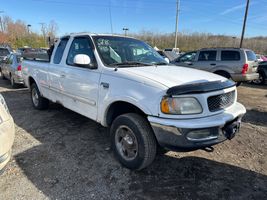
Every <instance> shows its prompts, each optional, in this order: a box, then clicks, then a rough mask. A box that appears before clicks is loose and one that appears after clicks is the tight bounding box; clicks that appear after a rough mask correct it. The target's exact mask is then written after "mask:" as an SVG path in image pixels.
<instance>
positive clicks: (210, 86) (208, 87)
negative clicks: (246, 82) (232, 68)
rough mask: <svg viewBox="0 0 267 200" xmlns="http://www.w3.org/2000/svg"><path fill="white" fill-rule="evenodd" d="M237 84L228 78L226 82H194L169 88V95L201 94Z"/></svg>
mask: <svg viewBox="0 0 267 200" xmlns="http://www.w3.org/2000/svg"><path fill="white" fill-rule="evenodd" d="M233 86H235V83H234V82H233V81H230V80H227V81H224V82H221V81H213V82H203V83H192V84H186V85H179V86H174V87H171V88H169V89H168V90H167V95H169V96H171V95H182V94H200V93H206V92H213V91H217V90H222V89H226V88H230V87H233Z"/></svg>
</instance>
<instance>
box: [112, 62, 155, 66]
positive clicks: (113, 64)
mask: <svg viewBox="0 0 267 200" xmlns="http://www.w3.org/2000/svg"><path fill="white" fill-rule="evenodd" d="M151 65H152V64H149V63H143V62H137V61H127V62H121V63H112V64H109V66H116V67H130V66H151Z"/></svg>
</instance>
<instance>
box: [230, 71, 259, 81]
mask: <svg viewBox="0 0 267 200" xmlns="http://www.w3.org/2000/svg"><path fill="white" fill-rule="evenodd" d="M231 78H232V79H233V81H235V82H245V81H253V80H256V79H258V78H259V73H256V72H255V73H248V74H244V75H243V74H231Z"/></svg>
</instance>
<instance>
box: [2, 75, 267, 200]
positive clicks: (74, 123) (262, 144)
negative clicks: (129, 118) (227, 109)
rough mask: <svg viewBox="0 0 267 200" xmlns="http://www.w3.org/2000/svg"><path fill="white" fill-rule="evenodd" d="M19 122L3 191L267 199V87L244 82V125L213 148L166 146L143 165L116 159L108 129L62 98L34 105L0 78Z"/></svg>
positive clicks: (39, 195)
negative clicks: (60, 102)
mask: <svg viewBox="0 0 267 200" xmlns="http://www.w3.org/2000/svg"><path fill="white" fill-rule="evenodd" d="M0 92H1V93H2V94H3V95H4V97H5V99H6V101H7V104H8V106H9V109H10V112H11V114H12V116H13V118H14V121H15V124H16V138H15V143H14V146H13V157H12V160H11V161H10V162H9V164H8V165H7V168H6V170H5V172H4V173H3V174H2V175H1V176H0V199H3V200H8V199H27V200H28V199H205V200H206V199H235V200H236V199H267V101H266V99H267V87H266V86H261V87H260V86H255V85H243V86H241V87H239V88H238V92H239V93H238V94H239V96H238V98H239V101H240V102H241V103H243V104H244V105H245V106H246V108H247V111H248V112H247V114H246V116H245V117H244V119H243V124H242V127H241V131H240V133H239V134H238V135H237V136H236V137H235V138H234V139H233V140H231V141H226V142H224V143H222V144H219V145H217V146H215V147H214V151H213V152H211V153H208V152H205V151H202V150H198V151H194V152H189V153H175V152H168V153H167V154H165V155H159V156H157V157H156V160H155V162H154V163H153V164H152V165H151V166H150V167H148V168H147V169H145V170H143V171H141V172H135V171H130V170H128V169H125V168H123V167H121V166H120V164H118V162H117V161H116V160H115V159H114V157H113V154H112V152H111V151H110V150H109V134H108V129H106V128H103V127H101V126H100V125H99V124H97V123H95V122H94V121H91V120H89V119H87V118H85V117H83V116H81V115H79V114H76V113H74V112H72V111H70V110H67V109H65V108H63V107H61V106H59V105H56V104H51V106H50V108H49V109H48V110H45V111H37V110H34V109H33V108H32V106H31V102H30V95H29V92H28V90H27V89H24V88H20V89H11V88H10V86H9V82H8V81H4V80H1V81H0Z"/></svg>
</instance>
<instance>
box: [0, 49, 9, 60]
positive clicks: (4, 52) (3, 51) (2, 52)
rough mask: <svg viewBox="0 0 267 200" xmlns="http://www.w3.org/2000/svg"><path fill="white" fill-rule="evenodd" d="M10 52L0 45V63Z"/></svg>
mask: <svg viewBox="0 0 267 200" xmlns="http://www.w3.org/2000/svg"><path fill="white" fill-rule="evenodd" d="M10 53H11V51H10V49H9V48H7V47H0V63H1V62H3V61H5V60H6V58H7V57H8V55H9V54H10Z"/></svg>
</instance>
